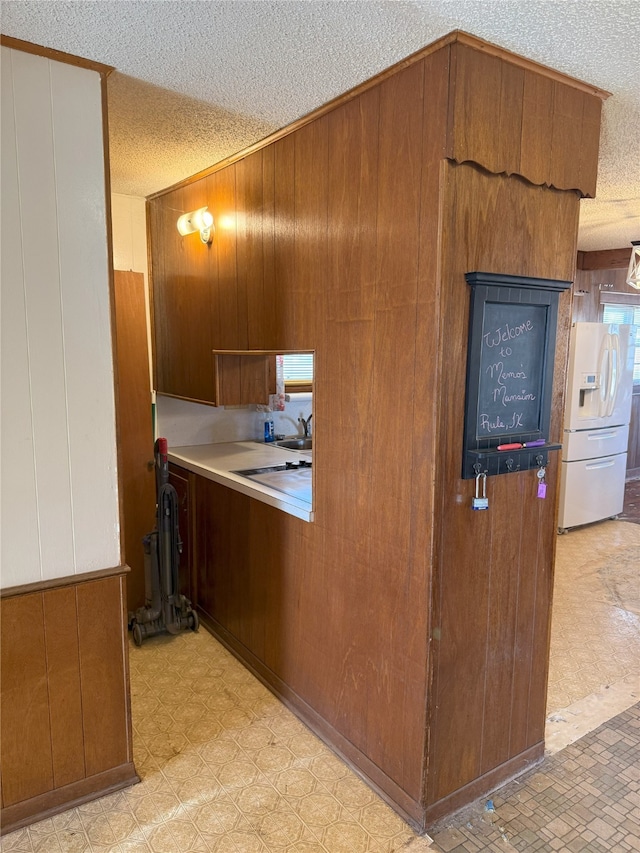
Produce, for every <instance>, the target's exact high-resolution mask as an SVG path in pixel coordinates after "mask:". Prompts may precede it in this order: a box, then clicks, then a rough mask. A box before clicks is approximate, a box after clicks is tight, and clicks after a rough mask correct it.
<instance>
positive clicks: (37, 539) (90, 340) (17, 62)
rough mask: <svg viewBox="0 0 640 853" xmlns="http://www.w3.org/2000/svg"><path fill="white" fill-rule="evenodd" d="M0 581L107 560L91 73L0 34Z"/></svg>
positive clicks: (110, 511) (109, 473)
mask: <svg viewBox="0 0 640 853" xmlns="http://www.w3.org/2000/svg"><path fill="white" fill-rule="evenodd" d="M1 159H2V223H1V224H2V237H1V239H2V269H1V272H2V293H1V295H2V302H1V309H2V316H1V333H2V338H1V355H2V366H1V382H2V384H1V389H2V395H1V411H0V414H1V419H2V420H1V450H0V453H1V465H2V470H1V520H2V544H1V555H2V562H1V566H0V571H1V574H0V584H1V585H2V587H3V588H6V587H10V586H17V585H20V584H26V583H32V582H36V581H40V580H48V579H53V578H58V577H64V576H67V575H74V574H81V573H84V572H89V571H94V570H98V569H104V568H109V567H112V566H117V565H119V563H120V532H119V511H118V494H117V469H116V437H115V412H114V394H113V364H112V344H111V327H110V302H109V274H108V251H107V227H106V214H105V209H106V205H105V179H104V154H103V138H102V100H101V87H100V77H99V74H98V73H96V72H94V71H89V70H87V69H82V68H77V67H75V66H72V65H67V64H64V63H59V62H55V61H52V60H49V59H45V58H43V57H39V56H34V55H32V54H28V53H23V52H21V51H18V50H12V49H9V48H6V47H3V48H2V139H1Z"/></svg>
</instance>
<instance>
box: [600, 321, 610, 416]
mask: <svg viewBox="0 0 640 853" xmlns="http://www.w3.org/2000/svg"><path fill="white" fill-rule="evenodd" d="M609 337H610V336H609V334H606V335H603V337H602V343H601V344H600V357H599V360H598V361H599V363H598V371H599V373H600V393H599V395H598V397H599V402H598V417H599V418H603V417H604V416H605V415H606V413H607V395H608V389H609Z"/></svg>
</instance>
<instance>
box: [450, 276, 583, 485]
mask: <svg viewBox="0 0 640 853" xmlns="http://www.w3.org/2000/svg"><path fill="white" fill-rule="evenodd" d="M466 279H467V282H468V283H469V284H470V285H471V288H472V290H471V304H470V314H469V342H468V348H467V388H466V401H465V422H464V436H463V441H464V454H463V466H462V476H463V477H464V478H469V477H475V476H476V474H477V473H478V472H479V471H486V472H487V473H489V474H497V473H507V471H512V470H521V469H522V468H523V467H534V465H535V464H536V462H535V460H536V459H538V458H540V453H541V452H543V451H541V450H540V449H539V448H537V449H536V451H534V452H532V451H529V452H528V453H527V452H526V451H524V450H522V451H518V452H517V454H516V458H515V459H514V457H513V454H510V455H508V456H505V455H504V452H503V451H498V450H497V447H498V445H502V444H513V443H520V444H526V443H527V442H533V441H538V442H539V441H541V440H542V439H544V441H545V450H549V449H555V448H556V447H558V445H555V446H554V448H552V447H551V446H550V445H549V444H548V443H549V423H550V418H551V392H552V384H553V366H554V356H555V338H556V323H557V315H558V298H559V294H560V292H561V291H562V290H565V289H566V288H568V287H570V286H571V282H565V281H557V280H554V279H538V278H530V277H523V276H509V275H502V274H495V273H479V272H475V273H467V275H466ZM518 454H520V455H518ZM545 459H546V455H545ZM506 460H508V461H509V465H508V466H506V467H505V465H504V464H503V463H504V462H505V461H506Z"/></svg>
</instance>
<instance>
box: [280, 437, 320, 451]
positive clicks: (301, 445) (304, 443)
mask: <svg viewBox="0 0 640 853" xmlns="http://www.w3.org/2000/svg"><path fill="white" fill-rule="evenodd" d="M312 442H313V439H312V438H283V439H281V440H280V441H274V442H273V443H274V445H275V446H276V447H284V448H285V449H286V450H312V449H313V448H312Z"/></svg>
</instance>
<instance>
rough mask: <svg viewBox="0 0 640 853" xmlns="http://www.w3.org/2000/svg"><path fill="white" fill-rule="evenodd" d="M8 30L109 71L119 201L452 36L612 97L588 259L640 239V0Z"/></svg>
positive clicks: (89, 12) (343, 3)
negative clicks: (461, 34)
mask: <svg viewBox="0 0 640 853" xmlns="http://www.w3.org/2000/svg"><path fill="white" fill-rule="evenodd" d="M1 12H2V17H1V29H2V32H3V33H4V34H6V35H9V36H14V37H15V38H20V39H25V40H26V41H31V42H34V43H36V44H41V45H45V46H46V47H51V48H56V49H58V50H63V51H67V52H68V53H72V54H76V55H78V56H82V57H85V58H87V59H92V60H95V61H97V62H102V63H105V64H107V65H112V66H114V67H115V68H116V72H114V73H113V74H112V75H111V76H110V77H109V82H108V90H109V121H110V148H111V168H112V189H113V190H114V192H118V193H124V194H127V195H136V196H146V195H150V194H151V193H153V192H156V191H158V190H161V189H164V188H165V187H167V186H170V185H171V184H173V183H176V182H177V181H179V180H181V179H183V178H185V177H188V176H190V175H192V174H194V173H196V172H198V171H200V170H202V169H205V168H207V167H208V166H211V165H213V164H215V163H216V162H218V161H219V160H221V159H224V158H225V157H227V156H229V155H230V154H233V153H235V152H236V151H238V150H241V149H242V148H245V147H246V146H247V145H249V144H251V143H253V142H255V141H257V140H258V139H261V138H262V137H264V136H266V135H267V134H268V133H270V132H271V131H273V130H276V129H278V128H280V127H283V126H284V125H286V124H289V123H290V122H292V121H293V120H294V119H296V118H298V117H299V116H301V115H304V114H305V113H307V112H309V111H310V110H312V109H314V108H315V107H317V106H320V105H321V104H323V103H325V102H326V101H328V100H330V99H331V98H333V97H335V96H336V95H339V94H340V93H342V92H344V91H346V90H347V89H350V88H352V87H353V86H355V85H357V84H358V83H360V82H362V81H363V80H366V79H368V78H369V77H371V76H373V75H374V74H376V73H377V72H379V71H381V70H383V69H384V68H387V67H388V66H389V65H392V64H393V63H394V62H397V61H398V60H400V59H403V58H404V57H405V56H408V55H409V54H410V53H413V52H414V51H416V50H418V49H419V48H421V47H423V46H425V45H427V44H429V43H430V42H432V41H434V40H435V39H437V38H439V37H440V36H443V35H445V34H446V33H448V32H450V31H451V30H454V29H462V30H465V31H466V32H470V33H473V34H474V35H477V36H479V37H480V38H483V39H486V40H487V41H491V42H494V43H496V44H498V45H501V46H502V47H505V48H508V49H509V50H512V51H515V52H516V53H519V54H521V55H523V56H526V57H528V58H530V59H533V60H536V61H538V62H541V63H543V64H545V65H549V66H551V67H553V68H556V69H558V70H560V71H564V72H566V73H567V74H570V75H572V76H574V77H578V78H580V79H582V80H585V81H586V82H588V83H591V84H594V85H595V86H598V87H599V88H601V89H605V90H607V91H609V92H611V93H612V95H613V97H611V98H609V99H608V100H607V101H606V102H605V104H604V110H603V129H602V137H601V150H600V163H599V176H598V191H597V198H596V199H595V200H589V199H587V200H583V201H582V202H581V217H580V237H579V248H580V249H584V250H592V249H607V248H618V247H621V246H625V245H627V244H628V243H629V242H630V240H632V239H640V137H639V136H638V127H640V60H639V54H638V42H639V40H640V2H637V0H380V1H379V0H329V1H328V2H318V0H275V2H273V1H272V0H242V2H239V0H177V1H176V0H106V2H103V1H102V0H77V2H58V0H45V2H42V0H40V2H32V0H2V2H1Z"/></svg>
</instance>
